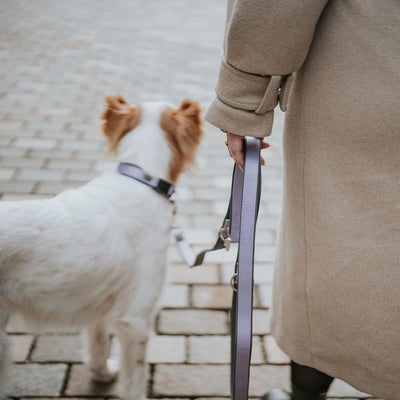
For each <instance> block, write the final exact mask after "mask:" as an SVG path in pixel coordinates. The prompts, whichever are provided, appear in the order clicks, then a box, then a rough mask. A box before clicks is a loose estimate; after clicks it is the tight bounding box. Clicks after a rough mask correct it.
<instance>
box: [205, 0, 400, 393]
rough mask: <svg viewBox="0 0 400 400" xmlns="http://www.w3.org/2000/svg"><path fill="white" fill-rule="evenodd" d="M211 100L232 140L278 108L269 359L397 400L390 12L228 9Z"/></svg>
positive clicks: (396, 101) (329, 4) (397, 242)
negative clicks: (277, 213)
mask: <svg viewBox="0 0 400 400" xmlns="http://www.w3.org/2000/svg"><path fill="white" fill-rule="evenodd" d="M216 94H217V97H216V98H215V100H214V101H213V103H212V104H211V106H210V108H209V109H208V111H207V113H206V119H207V120H208V121H210V122H211V123H212V124H214V125H216V126H217V127H219V128H221V129H223V130H226V131H230V132H233V133H235V134H239V135H249V136H257V137H264V136H268V135H269V134H270V131H271V126H272V123H273V109H274V108H275V107H276V106H277V104H278V103H280V107H281V108H282V109H283V110H284V111H285V110H286V109H287V113H286V120H285V131H284V139H283V141H284V194H283V199H284V200H283V209H282V221H281V229H280V237H279V241H278V244H277V259H276V271H275V282H274V295H273V307H272V313H273V317H272V332H273V335H274V336H275V338H276V340H277V342H278V344H279V346H280V347H281V348H282V349H283V350H284V351H285V352H286V353H287V354H288V355H289V356H290V357H291V358H292V359H293V360H294V361H296V362H297V363H300V364H304V365H307V366H311V367H314V368H317V369H318V370H321V371H323V372H325V373H327V374H329V375H331V376H334V377H337V378H341V379H343V380H345V381H347V382H348V383H350V384H351V385H353V386H355V387H356V388H358V389H359V390H362V391H365V392H367V393H370V394H372V395H375V396H380V397H382V398H385V399H392V400H395V399H396V400H399V399H400V1H398V0H379V1H377V0H330V1H326V0H279V1H274V0H229V1H228V13H227V20H226V36H225V43H224V57H223V60H222V64H221V68H220V72H219V78H218V83H217V88H216ZM259 223H260V224H262V220H261V221H259Z"/></svg>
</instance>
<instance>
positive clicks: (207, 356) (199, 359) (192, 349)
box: [188, 335, 265, 364]
mask: <svg viewBox="0 0 400 400" xmlns="http://www.w3.org/2000/svg"><path fill="white" fill-rule="evenodd" d="M188 340H189V363H193V364H229V363H230V357H231V354H230V343H231V339H230V336H206V335H205V336H189V338H188ZM264 362H265V360H264V355H263V351H262V348H261V342H260V338H259V337H258V336H254V337H253V345H252V354H251V363H252V364H262V363H264Z"/></svg>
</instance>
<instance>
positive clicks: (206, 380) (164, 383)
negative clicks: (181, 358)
mask: <svg viewBox="0 0 400 400" xmlns="http://www.w3.org/2000/svg"><path fill="white" fill-rule="evenodd" d="M229 375H230V368H229V366H228V365H179V364H177V365H157V366H156V368H155V372H154V384H153V393H154V394H155V395H157V396H158V395H160V396H193V395H194V394H196V395H197V396H228V395H229V391H230V388H229V386H230V385H229ZM274 387H283V388H286V389H289V387H290V385H289V378H288V367H286V366H269V365H262V366H253V367H252V368H251V371H250V390H249V394H250V396H261V395H262V394H264V393H265V392H266V391H268V390H270V389H272V388H274Z"/></svg>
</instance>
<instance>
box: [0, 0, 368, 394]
mask: <svg viewBox="0 0 400 400" xmlns="http://www.w3.org/2000/svg"><path fill="white" fill-rule="evenodd" d="M224 14H225V2H223V1H220V0H218V1H215V0H202V1H196V2H188V1H183V0H152V1H139V0H126V1H124V0H116V1H112V2H110V1H106V0H85V1H78V0H69V1H64V2H61V1H53V0H30V1H27V0H25V1H22V0H14V1H5V0H3V1H2V2H1V3H0V15H1V17H0V35H1V39H2V40H1V48H0V65H1V67H0V68H1V69H0V91H1V92H0V106H1V109H0V157H1V158H0V189H1V190H0V191H1V193H2V197H1V199H2V200H23V199H36V198H46V197H48V196H51V195H53V194H55V193H58V192H59V191H61V190H62V189H64V188H68V187H76V186H79V185H81V184H82V183H84V182H86V181H87V180H89V179H91V178H92V177H95V176H96V175H97V174H99V173H100V172H101V171H103V170H107V169H110V168H113V167H114V166H115V161H114V160H111V159H107V158H106V156H105V143H104V140H103V138H102V136H101V133H100V128H99V127H100V121H99V118H98V117H99V114H100V112H101V109H102V107H103V99H104V97H105V96H107V95H112V94H122V95H123V96H125V97H126V98H127V99H128V100H129V101H131V102H134V103H136V102H140V101H142V100H145V99H147V100H150V99H167V100H168V101H170V102H173V103H179V102H180V101H181V100H182V99H183V98H186V97H189V98H193V99H196V100H198V101H200V103H201V104H202V106H204V107H205V106H206V105H207V104H208V103H209V102H210V100H211V98H212V96H213V86H214V82H215V78H216V74H217V68H218V61H219V57H220V53H221V49H220V48H221V43H222V34H223V32H222V31H223V23H224ZM282 122H283V121H282V116H281V115H280V114H278V115H277V118H276V122H275V128H274V129H275V132H274V134H273V136H272V138H271V140H270V141H271V143H272V144H273V147H272V148H271V149H269V150H268V153H266V158H267V160H268V161H267V164H268V166H267V167H266V168H264V170H263V173H264V192H263V199H262V208H261V212H260V216H259V228H258V236H257V241H258V246H257V253H256V266H255V270H256V273H255V275H256V276H255V279H256V300H255V307H256V309H255V324H254V345H253V359H252V362H253V367H252V379H251V382H252V383H251V396H253V397H256V396H260V395H261V394H263V393H264V392H265V391H267V390H268V389H270V388H272V387H276V386H283V387H288V385H289V382H288V381H289V379H288V370H289V369H288V366H287V363H288V359H287V357H286V356H285V355H284V354H283V353H282V352H281V351H280V350H279V349H278V348H277V347H276V344H275V343H274V341H273V339H272V337H271V336H270V334H269V333H270V329H269V307H270V301H271V299H270V298H271V282H272V273H273V255H274V243H275V236H276V225H277V220H278V213H279V209H280V198H281V195H280V190H281V153H280V134H281V130H282ZM231 167H232V162H231V160H230V159H229V158H228V156H227V154H226V148H225V146H224V145H223V135H222V134H221V133H219V132H217V131H216V130H215V129H213V128H212V127H210V126H207V134H206V137H205V139H204V142H203V144H202V147H201V151H200V154H199V157H198V165H197V168H195V169H194V170H193V172H192V174H191V175H190V176H185V177H184V178H183V179H182V180H181V184H180V187H179V189H178V211H179V215H178V217H177V222H178V223H179V224H180V225H181V226H182V227H183V228H184V229H185V231H186V233H187V236H188V238H189V239H190V241H191V242H192V243H193V244H194V245H195V246H196V248H202V247H204V246H205V245H209V244H210V243H212V242H213V241H214V237H215V233H216V230H217V228H218V227H219V224H220V222H221V219H222V216H223V214H224V212H225V207H226V202H227V197H228V192H229V185H230V173H231ZM233 253H234V252H233V251H232V252H230V253H226V252H220V253H219V254H214V255H212V256H210V257H208V258H207V263H206V266H204V267H201V268H198V269H195V270H189V269H188V268H187V267H186V266H184V265H183V264H182V262H181V261H180V259H179V256H178V255H177V252H176V250H175V248H174V247H173V245H171V251H170V256H169V258H170V263H169V284H168V286H167V288H166V291H165V295H164V298H163V302H162V304H163V307H162V309H161V310H160V312H159V314H158V316H157V319H156V321H155V327H154V336H153V337H152V338H151V341H150V349H149V354H148V361H149V370H150V381H149V386H148V396H149V397H150V398H175V397H179V398H191V399H194V398H196V399H199V398H203V397H207V398H227V396H228V395H229V383H228V374H229V337H228V329H229V328H228V309H229V306H230V300H231V289H230V287H229V284H228V282H229V279H230V276H231V274H232V260H233V259H234V254H233ZM8 332H9V334H10V337H11V341H12V343H13V358H14V361H15V362H16V364H15V366H14V367H13V370H12V382H10V383H9V384H10V395H11V397H13V398H23V397H31V398H32V397H33V398H34V397H36V398H43V397H50V398H52V397H55V398H66V397H73V398H85V397H92V398H93V397H95V398H109V397H116V395H117V392H116V386H115V385H111V386H110V385H109V386H107V385H95V384H93V383H91V382H90V380H89V378H88V371H87V369H86V367H85V366H84V365H83V364H82V357H81V346H80V337H79V335H78V334H77V332H74V331H66V332H62V333H54V332H48V333H43V334H41V335H37V334H35V333H34V332H30V331H29V330H28V329H27V328H26V327H24V326H23V324H21V322H19V321H17V320H15V319H13V320H12V321H10V323H9V325H8ZM330 394H331V397H332V398H335V397H336V398H338V397H341V398H343V397H346V398H352V399H355V398H365V397H368V396H367V395H363V394H362V393H359V392H357V391H355V390H354V389H352V388H350V387H349V386H347V385H346V384H344V383H343V382H340V381H338V382H336V383H335V385H334V387H333V388H332V390H331V392H330Z"/></svg>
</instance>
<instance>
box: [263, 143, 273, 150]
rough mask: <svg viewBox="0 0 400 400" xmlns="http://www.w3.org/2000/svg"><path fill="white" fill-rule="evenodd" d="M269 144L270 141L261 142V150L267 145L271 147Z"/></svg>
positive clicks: (266, 147)
mask: <svg viewBox="0 0 400 400" xmlns="http://www.w3.org/2000/svg"><path fill="white" fill-rule="evenodd" d="M271 146H272V145H271V144H270V143H266V142H261V150H263V149H268V147H271Z"/></svg>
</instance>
